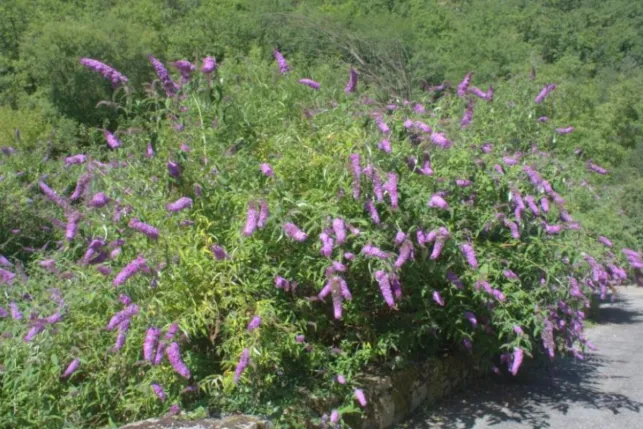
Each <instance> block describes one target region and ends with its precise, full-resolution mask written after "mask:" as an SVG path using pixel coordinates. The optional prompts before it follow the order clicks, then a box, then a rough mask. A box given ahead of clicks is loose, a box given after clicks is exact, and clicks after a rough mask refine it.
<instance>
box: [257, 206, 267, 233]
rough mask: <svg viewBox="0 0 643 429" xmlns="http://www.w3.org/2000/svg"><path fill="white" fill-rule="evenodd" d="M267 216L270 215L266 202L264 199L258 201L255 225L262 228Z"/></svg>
mask: <svg viewBox="0 0 643 429" xmlns="http://www.w3.org/2000/svg"><path fill="white" fill-rule="evenodd" d="M268 216H270V209H269V208H268V202H267V201H266V200H260V201H259V219H258V220H257V227H258V228H259V229H262V228H263V227H264V226H266V222H267V221H268Z"/></svg>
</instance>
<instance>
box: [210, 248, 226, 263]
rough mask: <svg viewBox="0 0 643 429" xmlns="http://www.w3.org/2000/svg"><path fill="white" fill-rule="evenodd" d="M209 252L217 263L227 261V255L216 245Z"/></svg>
mask: <svg viewBox="0 0 643 429" xmlns="http://www.w3.org/2000/svg"><path fill="white" fill-rule="evenodd" d="M210 250H211V251H212V254H213V255H214V258H215V259H216V260H217V261H223V260H225V259H228V254H227V253H226V251H225V249H224V248H223V247H221V246H219V245H218V244H215V245H213V246H212V247H211V248H210Z"/></svg>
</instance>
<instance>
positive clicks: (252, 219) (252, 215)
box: [243, 201, 259, 237]
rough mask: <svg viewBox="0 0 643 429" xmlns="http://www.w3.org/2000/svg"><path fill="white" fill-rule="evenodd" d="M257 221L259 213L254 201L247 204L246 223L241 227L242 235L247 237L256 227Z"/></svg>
mask: <svg viewBox="0 0 643 429" xmlns="http://www.w3.org/2000/svg"><path fill="white" fill-rule="evenodd" d="M258 221H259V213H258V212H257V205H256V203H255V202H254V201H251V202H250V203H249V204H248V211H247V213H246V224H245V226H244V228H243V235H245V236H246V237H249V236H251V235H252V233H253V232H254V231H255V229H257V222H258Z"/></svg>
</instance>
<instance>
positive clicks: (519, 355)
mask: <svg viewBox="0 0 643 429" xmlns="http://www.w3.org/2000/svg"><path fill="white" fill-rule="evenodd" d="M524 355H525V354H524V352H523V351H522V349H521V348H519V347H516V348H514V353H513V359H512V362H511V369H510V370H509V371H510V372H511V374H512V375H516V374H518V370H519V369H520V365H522V360H523V358H524Z"/></svg>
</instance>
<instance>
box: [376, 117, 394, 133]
mask: <svg viewBox="0 0 643 429" xmlns="http://www.w3.org/2000/svg"><path fill="white" fill-rule="evenodd" d="M377 128H379V129H380V131H381V132H382V133H383V134H388V133H390V132H391V130H390V129H389V127H388V125H386V123H385V122H384V121H382V120H378V121H377Z"/></svg>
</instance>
